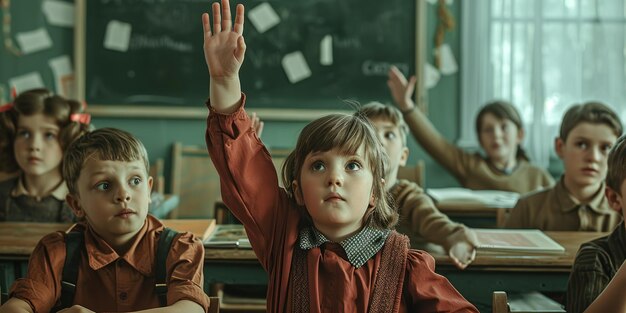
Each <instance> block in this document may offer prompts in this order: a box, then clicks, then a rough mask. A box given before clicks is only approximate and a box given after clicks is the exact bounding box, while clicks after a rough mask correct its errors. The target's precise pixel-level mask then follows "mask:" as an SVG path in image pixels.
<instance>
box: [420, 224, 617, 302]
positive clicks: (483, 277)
mask: <svg viewBox="0 0 626 313" xmlns="http://www.w3.org/2000/svg"><path fill="white" fill-rule="evenodd" d="M546 234H547V235H548V236H550V238H552V239H554V241H556V242H558V243H559V244H560V245H562V246H563V247H564V248H565V252H564V253H559V254H534V255H529V254H515V255H514V254H508V253H506V254H505V253H498V254H495V253H480V252H479V253H478V254H477V255H476V259H475V260H474V262H472V264H471V265H470V266H469V267H468V268H467V269H465V270H458V269H457V268H456V267H454V265H453V264H452V260H451V259H450V258H449V257H448V256H447V255H445V253H443V249H442V248H441V247H439V246H434V245H428V246H426V247H425V249H426V250H427V251H428V252H429V253H430V254H431V255H432V256H433V257H434V258H435V260H436V264H437V267H436V271H437V273H439V274H441V275H443V276H445V277H447V278H448V280H449V281H450V282H451V283H452V284H453V285H454V286H455V287H456V288H457V290H459V292H461V294H463V296H465V297H466V298H467V299H468V300H469V301H470V302H472V303H473V304H475V305H476V306H478V308H479V310H480V311H481V312H490V311H491V295H492V293H493V291H496V290H503V291H507V292H523V291H533V290H534V291H546V292H565V291H566V288H567V280H568V278H569V273H570V271H571V268H572V265H573V264H574V259H575V257H576V253H577V251H578V248H579V247H580V245H581V244H582V243H585V242H587V241H591V240H593V239H596V238H599V237H602V236H606V235H608V233H594V232H546Z"/></svg>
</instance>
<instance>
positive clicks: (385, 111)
mask: <svg viewBox="0 0 626 313" xmlns="http://www.w3.org/2000/svg"><path fill="white" fill-rule="evenodd" d="M356 114H362V115H365V117H367V118H368V119H369V121H370V122H371V123H372V125H373V126H374V127H375V128H376V131H377V132H378V137H379V138H380V140H381V142H382V144H383V147H384V148H385V151H386V152H387V155H388V157H389V164H388V165H389V166H388V171H387V173H386V174H385V186H386V188H387V191H389V193H390V194H391V196H392V197H393V199H394V201H395V204H396V207H397V208H398V213H400V222H399V223H398V226H397V231H398V232H400V233H403V234H406V235H408V236H409V237H410V238H411V242H412V243H413V244H415V243H416V242H420V241H422V242H423V241H424V240H426V241H428V242H433V243H436V244H439V245H441V246H443V247H444V248H445V249H446V251H447V252H448V254H449V255H450V257H451V258H452V260H453V261H454V263H455V265H456V266H457V267H459V268H461V269H463V268H465V267H467V265H469V264H470V263H471V262H472V261H473V260H474V256H475V254H476V252H475V234H474V232H473V231H472V230H471V229H469V228H467V227H465V226H464V225H462V224H458V223H454V222H452V221H450V219H449V218H448V217H447V216H446V215H445V214H443V213H441V212H439V210H437V208H436V207H435V205H434V203H433V202H432V200H431V199H430V198H429V197H428V196H427V195H426V193H424V190H423V189H422V188H421V187H420V186H418V185H417V184H416V183H414V182H410V181H408V180H397V174H398V168H399V167H400V166H404V165H406V161H407V159H408V156H409V149H408V148H407V147H406V137H407V133H408V127H407V125H406V124H405V123H404V119H403V118H402V113H401V112H400V111H399V110H398V109H396V108H394V107H392V106H388V105H384V104H381V103H377V102H372V103H369V104H366V105H364V106H363V107H362V108H361V109H360V110H359V112H357V113H356Z"/></svg>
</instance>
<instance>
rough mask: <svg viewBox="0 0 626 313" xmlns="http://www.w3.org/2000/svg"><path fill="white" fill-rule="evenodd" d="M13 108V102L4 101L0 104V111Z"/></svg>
mask: <svg viewBox="0 0 626 313" xmlns="http://www.w3.org/2000/svg"><path fill="white" fill-rule="evenodd" d="M12 108H13V102H9V103H5V104H3V105H0V113H2V112H6V111H9V110H11V109H12Z"/></svg>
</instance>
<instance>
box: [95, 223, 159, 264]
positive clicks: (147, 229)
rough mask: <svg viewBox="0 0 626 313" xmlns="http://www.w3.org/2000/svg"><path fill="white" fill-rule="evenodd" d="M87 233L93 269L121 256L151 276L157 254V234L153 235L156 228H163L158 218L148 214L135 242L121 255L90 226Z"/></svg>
mask: <svg viewBox="0 0 626 313" xmlns="http://www.w3.org/2000/svg"><path fill="white" fill-rule="evenodd" d="M87 228H88V230H87V232H86V235H85V246H86V247H87V256H88V259H89V266H90V267H91V268H92V269H93V270H96V271H97V270H99V269H101V268H103V267H105V266H107V265H109V264H110V263H112V262H113V261H116V260H117V259H119V258H122V259H124V261H126V262H127V263H128V264H129V265H130V266H132V267H133V268H134V269H135V270H137V271H138V272H140V273H141V274H143V275H144V276H149V275H150V274H151V273H152V267H153V264H152V263H154V262H152V261H153V260H154V257H153V256H154V255H156V245H157V241H156V239H157V238H156V236H154V235H152V234H153V233H154V230H157V229H158V228H163V224H161V223H160V222H159V221H158V220H157V219H156V218H154V217H152V216H150V215H148V217H147V218H146V221H145V222H144V224H143V227H141V229H140V230H139V232H138V233H137V235H136V236H135V239H134V242H133V243H132V244H131V246H130V248H129V249H128V251H127V252H126V253H125V254H124V255H123V256H119V255H118V254H117V252H115V250H113V248H112V247H111V246H109V244H108V243H107V242H106V241H104V239H102V237H100V236H99V235H98V234H97V233H96V232H95V231H94V230H93V228H91V227H90V226H87Z"/></svg>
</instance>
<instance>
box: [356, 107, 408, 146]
mask: <svg viewBox="0 0 626 313" xmlns="http://www.w3.org/2000/svg"><path fill="white" fill-rule="evenodd" d="M358 113H359V114H362V115H364V116H365V117H367V118H368V119H369V120H372V119H376V118H384V119H387V120H388V121H390V122H391V123H393V124H394V125H395V126H396V127H398V129H399V130H400V137H402V144H403V145H404V146H405V147H406V137H407V135H408V134H409V127H408V126H407V125H406V122H404V117H403V116H402V112H400V110H398V108H396V107H394V106H391V105H386V104H382V103H380V102H376V101H373V102H370V103H367V104H365V105H363V106H362V107H361V108H360V109H359V112H358Z"/></svg>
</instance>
